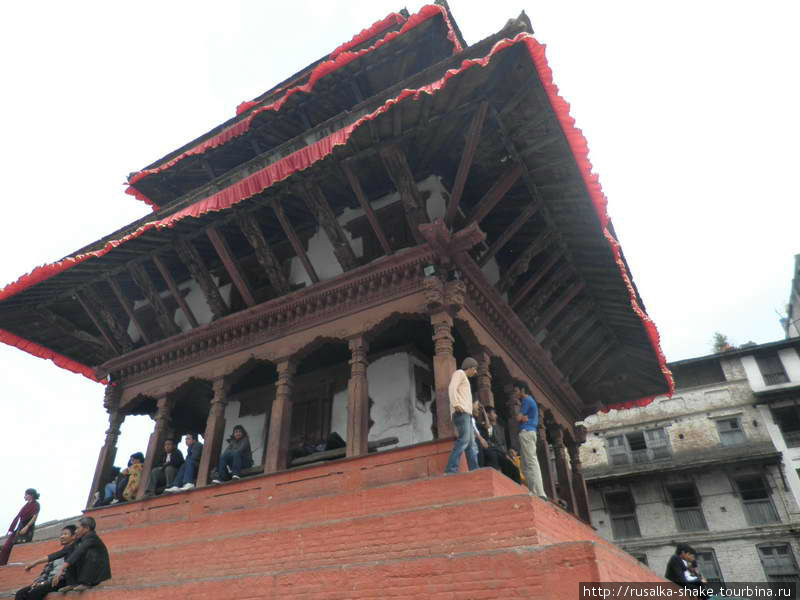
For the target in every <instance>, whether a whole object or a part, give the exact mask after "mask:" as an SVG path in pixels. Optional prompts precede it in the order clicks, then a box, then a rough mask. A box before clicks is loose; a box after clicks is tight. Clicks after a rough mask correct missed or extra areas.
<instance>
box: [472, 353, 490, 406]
mask: <svg viewBox="0 0 800 600" xmlns="http://www.w3.org/2000/svg"><path fill="white" fill-rule="evenodd" d="M474 358H475V360H477V361H478V398H479V399H480V401H481V404H482V405H483V406H494V394H493V393H492V372H491V370H490V365H491V361H492V355H491V354H489V351H488V350H487V349H486V348H480V349H479V350H478V351H477V352H476V353H475V354H474Z"/></svg>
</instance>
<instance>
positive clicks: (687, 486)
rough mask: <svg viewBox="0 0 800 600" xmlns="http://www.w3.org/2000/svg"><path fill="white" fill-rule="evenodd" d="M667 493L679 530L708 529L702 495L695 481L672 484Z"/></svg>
mask: <svg viewBox="0 0 800 600" xmlns="http://www.w3.org/2000/svg"><path fill="white" fill-rule="evenodd" d="M667 493H668V494H669V498H670V502H671V503H672V510H673V513H674V514H675V525H676V527H677V528H678V531H705V530H707V529H708V526H707V525H706V519H705V517H704V516H703V509H702V508H701V507H700V496H699V495H698V493H697V488H696V487H695V485H694V483H691V482H689V483H681V484H675V485H671V486H669V487H668V488H667Z"/></svg>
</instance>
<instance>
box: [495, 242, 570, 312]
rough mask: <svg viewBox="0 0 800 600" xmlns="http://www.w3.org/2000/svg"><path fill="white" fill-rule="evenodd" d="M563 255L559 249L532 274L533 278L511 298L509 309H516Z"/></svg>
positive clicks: (562, 251)
mask: <svg viewBox="0 0 800 600" xmlns="http://www.w3.org/2000/svg"><path fill="white" fill-rule="evenodd" d="M563 255H564V250H563V249H561V248H559V249H558V250H556V251H555V252H553V253H552V254H551V255H550V257H549V258H548V259H547V261H546V262H545V263H544V265H542V267H541V268H540V269H539V270H538V271H537V272H536V273H534V274H533V276H532V277H531V278H530V279H528V281H526V282H525V284H524V285H523V286H522V288H521V289H520V290H519V291H518V292H517V293H516V295H514V297H512V298H511V301H510V302H509V304H510V305H511V308H516V306H517V305H518V304H519V303H520V302H521V301H522V300H523V299H524V298H525V296H527V295H528V293H529V292H530V291H531V290H532V289H533V288H534V287H535V286H536V284H537V283H539V282H540V281H541V280H542V278H543V277H544V276H545V275H547V273H548V271H550V269H552V268H553V266H554V265H555V264H556V263H557V262H558V261H559V260H560V259H561V257H562V256H563Z"/></svg>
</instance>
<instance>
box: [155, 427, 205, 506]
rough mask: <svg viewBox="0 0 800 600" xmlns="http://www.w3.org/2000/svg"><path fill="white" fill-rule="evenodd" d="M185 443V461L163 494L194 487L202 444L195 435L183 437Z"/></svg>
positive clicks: (190, 434) (188, 434) (189, 434)
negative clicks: (170, 485)
mask: <svg viewBox="0 0 800 600" xmlns="http://www.w3.org/2000/svg"><path fill="white" fill-rule="evenodd" d="M183 441H184V442H186V460H185V461H183V464H182V465H181V468H180V469H178V473H177V474H176V475H175V481H173V482H172V487H168V488H167V489H165V490H164V491H165V492H178V491H180V490H190V489H192V488H193V487H194V482H195V481H196V480H197V471H198V469H199V467H200V456H201V455H202V454H203V444H201V443H200V441H199V440H198V439H197V434H196V433H187V434H186V435H185V436H184V437H183Z"/></svg>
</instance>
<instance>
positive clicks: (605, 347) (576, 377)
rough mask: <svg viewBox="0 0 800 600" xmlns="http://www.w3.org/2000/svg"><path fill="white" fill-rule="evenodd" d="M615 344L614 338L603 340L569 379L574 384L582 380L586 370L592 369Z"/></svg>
mask: <svg viewBox="0 0 800 600" xmlns="http://www.w3.org/2000/svg"><path fill="white" fill-rule="evenodd" d="M613 345H614V340H606V341H605V342H603V343H602V344H601V345H600V346H599V347H598V348H597V349H596V350H595V351H594V352H593V353H592V354H591V355H590V356H589V358H587V359H586V360H585V361H583V362H582V363H581V364H580V365H579V366H578V367H577V368H576V369H575V371H574V372H572V373H570V375H569V377H568V378H569V380H570V381H571V382H572V383H573V384H574V383H577V382H578V381H580V379H581V377H583V376H584V375H585V374H586V372H587V371H588V370H589V369H591V368H592V367H593V366H594V365H595V364H596V363H597V361H599V360H600V359H601V358H602V357H603V355H604V354H605V353H606V352H608V351H609V350H610V349H611V347H612V346H613Z"/></svg>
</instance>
